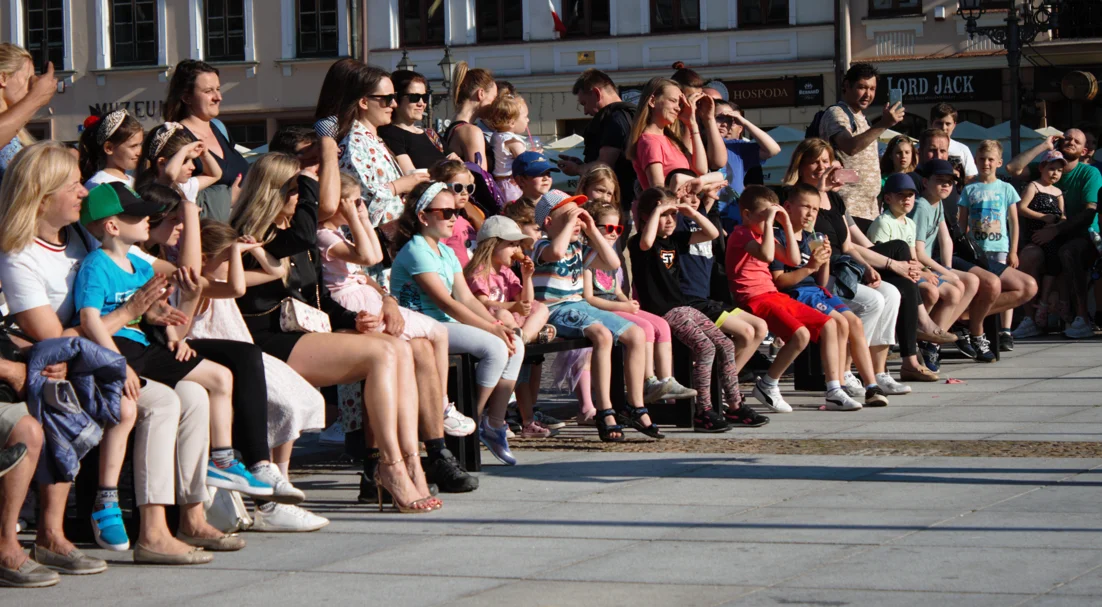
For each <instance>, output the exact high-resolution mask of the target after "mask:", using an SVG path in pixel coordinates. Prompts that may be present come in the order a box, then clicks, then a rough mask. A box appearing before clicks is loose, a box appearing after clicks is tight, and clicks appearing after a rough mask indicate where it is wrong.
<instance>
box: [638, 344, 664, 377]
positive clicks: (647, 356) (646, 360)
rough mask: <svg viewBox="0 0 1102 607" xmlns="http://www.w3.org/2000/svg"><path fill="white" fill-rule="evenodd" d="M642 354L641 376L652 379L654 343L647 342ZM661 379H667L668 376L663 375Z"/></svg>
mask: <svg viewBox="0 0 1102 607" xmlns="http://www.w3.org/2000/svg"><path fill="white" fill-rule="evenodd" d="M643 352H644V356H643V374H644V375H645V376H646V377H654V376H655V372H654V342H653V341H648V342H647V346H646V348H645V349H644V350H643ZM662 377H663V378H666V377H669V376H668V375H663V376H662Z"/></svg>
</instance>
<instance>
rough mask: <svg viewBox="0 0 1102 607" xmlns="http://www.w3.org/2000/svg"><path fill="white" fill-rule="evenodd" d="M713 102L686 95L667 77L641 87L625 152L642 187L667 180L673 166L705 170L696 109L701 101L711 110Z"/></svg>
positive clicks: (696, 170) (702, 143) (652, 80)
mask: <svg viewBox="0 0 1102 607" xmlns="http://www.w3.org/2000/svg"><path fill="white" fill-rule="evenodd" d="M713 103H714V102H713V101H712V99H711V98H710V97H707V96H699V97H695V98H694V100H692V101H690V100H689V99H686V98H685V95H683V94H682V93H681V88H680V87H678V85H677V83H676V82H674V81H673V80H669V79H667V78H652V79H651V80H650V82H648V83H647V86H645V87H644V88H643V94H642V95H641V96H640V102H639V109H638V111H636V113H635V124H634V125H633V126H632V127H631V136H630V137H629V138H628V145H627V151H626V153H627V158H628V160H630V161H631V163H632V166H634V167H635V174H636V175H637V176H638V178H639V185H640V186H642V188H643V189H644V190H645V189H647V188H649V187H651V186H652V185H653V186H661V185H662V184H664V183H666V175H667V174H669V172H670V171H672V170H674V169H689V170H692V171H693V172H694V173H696V174H697V175H703V174H704V173H707V172H708V153H707V150H706V149H705V147H704V140H703V139H702V138H701V135H700V125H699V124H698V123H697V120H696V114H697V111H696V110H697V105H700V106H701V107H700V110H701V112H706V113H709V114H710V113H711V111H712V110H711V109H709V107H708V106H711V105H712V104H713Z"/></svg>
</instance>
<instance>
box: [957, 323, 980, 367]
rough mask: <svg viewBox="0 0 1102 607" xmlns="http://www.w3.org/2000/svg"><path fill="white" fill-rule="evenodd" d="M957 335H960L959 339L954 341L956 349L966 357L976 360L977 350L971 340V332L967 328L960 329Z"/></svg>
mask: <svg viewBox="0 0 1102 607" xmlns="http://www.w3.org/2000/svg"><path fill="white" fill-rule="evenodd" d="M957 335H960V339H958V340H957V343H956V346H957V350H959V351H960V353H961V354H963V355H965V356H967V357H968V358H971V359H972V360H976V356H977V352H976V348H975V344H974V342H972V334H971V333H969V332H968V329H962V330H961V331H959V332H958V333H957Z"/></svg>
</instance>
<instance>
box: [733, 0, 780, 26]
mask: <svg viewBox="0 0 1102 607" xmlns="http://www.w3.org/2000/svg"><path fill="white" fill-rule="evenodd" d="M787 24H788V0H739V3H738V25H739V27H751V26H755V25H787Z"/></svg>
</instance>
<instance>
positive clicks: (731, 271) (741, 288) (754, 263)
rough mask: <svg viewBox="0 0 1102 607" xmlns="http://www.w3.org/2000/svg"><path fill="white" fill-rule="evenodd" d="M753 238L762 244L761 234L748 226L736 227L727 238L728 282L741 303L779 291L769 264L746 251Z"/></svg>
mask: <svg viewBox="0 0 1102 607" xmlns="http://www.w3.org/2000/svg"><path fill="white" fill-rule="evenodd" d="M751 240H753V241H754V242H756V243H758V244H761V236H757V235H755V234H754V233H753V232H752V231H751V230H750V228H748V227H746V226H739V227H737V228H735V231H734V232H731V237H730V238H728V239H727V284H728V285H729V286H730V287H731V294H732V295H734V296H735V301H736V302H737V303H738V304H740V305H742V304H745V303H746V302H747V301H748V300H750V299H753V298H755V297H758V296H760V295H766V294H768V293H776V292H777V286H776V285H774V284H773V274H772V273H771V272H770V271H769V264H767V263H765V262H764V261H762V260H760V259H758V258H757V257H754V256H753V255H751V254H749V253H747V252H746V245H747V243H749V242H750V241H751ZM777 246H780V245H777Z"/></svg>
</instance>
